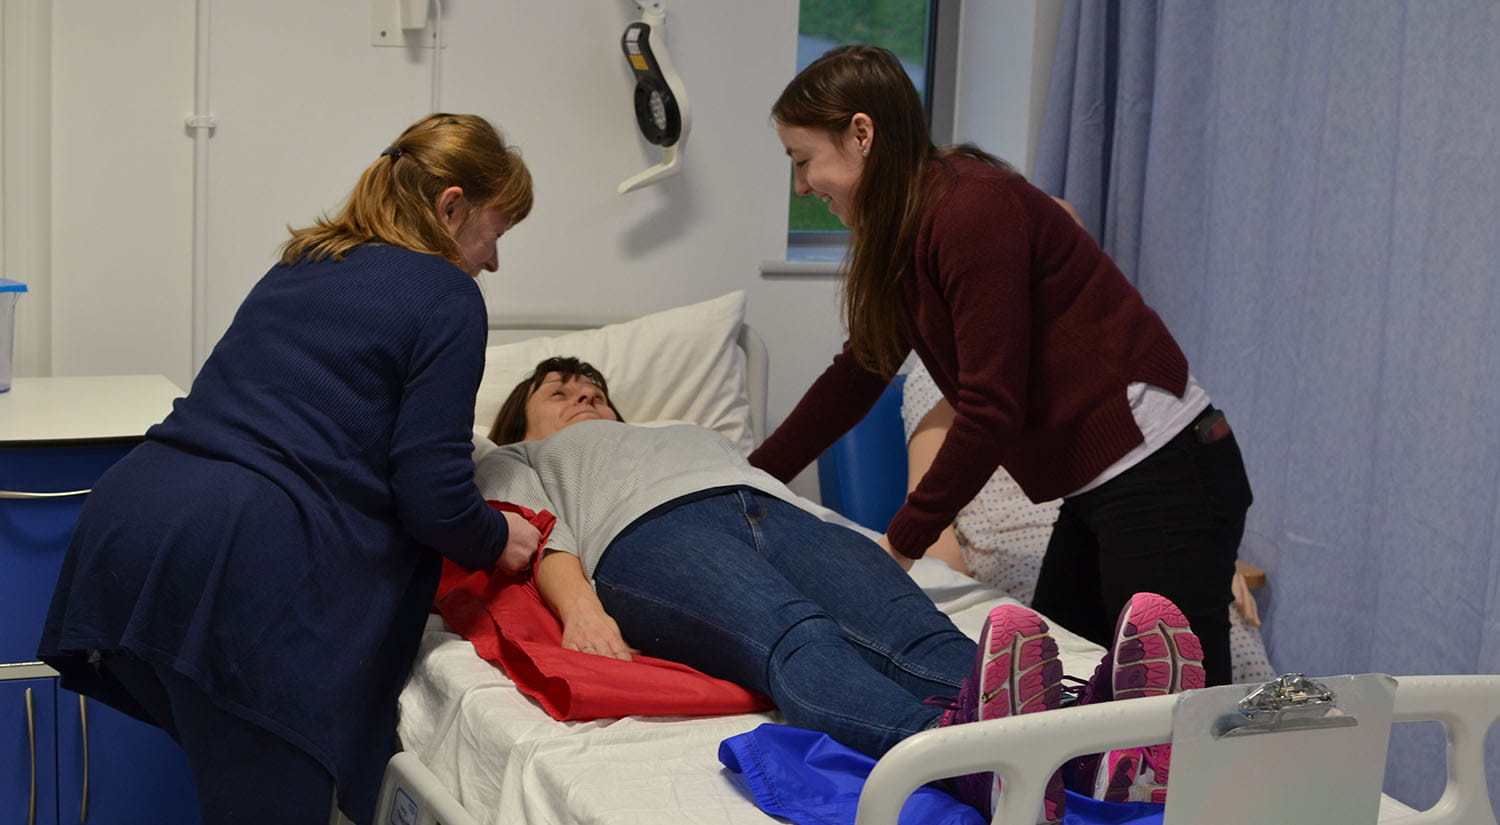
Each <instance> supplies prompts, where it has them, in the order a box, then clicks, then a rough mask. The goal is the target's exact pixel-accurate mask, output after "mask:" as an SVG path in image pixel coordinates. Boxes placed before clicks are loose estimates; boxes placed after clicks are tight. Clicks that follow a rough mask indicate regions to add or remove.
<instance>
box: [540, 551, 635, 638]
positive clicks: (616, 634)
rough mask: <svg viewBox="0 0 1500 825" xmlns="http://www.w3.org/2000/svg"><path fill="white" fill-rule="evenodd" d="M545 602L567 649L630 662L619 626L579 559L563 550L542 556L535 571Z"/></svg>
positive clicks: (549, 552)
mask: <svg viewBox="0 0 1500 825" xmlns="http://www.w3.org/2000/svg"><path fill="white" fill-rule="evenodd" d="M536 586H537V590H538V591H540V592H541V594H542V601H545V602H546V603H547V606H548V607H550V608H552V612H553V613H556V614H557V618H558V619H560V620H561V621H562V626H563V638H562V646H563V647H564V648H566V649H568V650H577V651H581V652H583V653H592V654H595V655H597V656H609V657H611V658H614V659H623V660H625V661H627V662H628V661H630V660H631V650H630V646H629V645H627V644H625V638H624V637H623V636H622V635H620V627H619V625H617V624H615V620H614V619H611V618H610V617H609V614H608V613H605V612H604V605H602V604H600V603H599V596H598V594H597V593H595V592H594V588H593V586H592V585H590V584H589V582H588V579H587V578H585V577H584V575H583V565H582V564H581V563H580V562H579V561H578V557H577V556H575V555H573V554H572V553H568V552H566V551H562V550H549V551H546V552H544V553H543V554H542V560H541V562H540V563H539V564H538V565H537V570H536Z"/></svg>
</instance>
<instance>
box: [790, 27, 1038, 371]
mask: <svg viewBox="0 0 1500 825" xmlns="http://www.w3.org/2000/svg"><path fill="white" fill-rule="evenodd" d="M860 113H863V114H865V115H868V116H869V117H870V120H871V121H872V122H873V123H874V125H875V135H874V139H873V140H872V141H871V142H870V152H869V154H868V155H866V156H865V158H864V170H863V172H861V173H860V178H859V184H858V187H857V189H856V190H855V193H854V197H853V201H854V209H853V215H852V226H850V238H849V253H848V257H847V260H846V270H847V277H846V278H845V279H844V290H843V292H844V324H845V326H846V327H847V328H848V330H849V347H850V351H851V353H852V354H853V356H854V358H855V360H856V361H857V362H858V363H859V364H860V366H862V367H864V368H865V369H867V370H869V371H871V372H874V373H876V374H879V375H883V376H886V377H889V376H891V375H894V374H895V372H896V370H897V369H898V368H899V367H900V366H901V352H902V345H901V316H902V313H903V311H904V310H903V307H902V297H901V280H902V278H903V277H905V276H906V274H907V272H909V271H910V270H911V269H912V266H913V264H914V260H913V259H914V256H915V254H916V238H917V228H918V225H919V224H920V222H921V218H922V211H923V209H924V207H925V205H926V204H924V202H923V200H924V193H925V192H926V187H925V182H926V175H927V170H928V166H929V164H930V162H931V161H933V160H938V159H941V158H944V157H949V156H952V155H963V156H967V157H973V158H976V159H978V160H982V161H984V162H985V163H989V164H991V165H994V166H997V167H1000V168H1003V169H1010V167H1009V165H1007V164H1006V163H1005V162H1004V161H1002V160H1000V159H998V158H995V157H993V156H991V155H988V154H986V153H985V152H983V151H981V150H979V149H978V148H976V147H973V146H960V147H954V148H948V149H944V150H939V149H938V148H937V147H936V146H934V145H933V144H932V136H931V133H930V132H929V131H928V128H927V117H926V113H925V111H924V110H923V108H922V100H921V98H920V97H918V95H917V89H916V87H915V86H913V85H912V82H911V78H910V77H908V76H907V74H906V70H905V69H904V68H902V66H901V61H900V60H899V59H897V57H896V56H895V55H894V54H892V53H891V52H890V51H888V50H886V49H882V48H880V47H879V46H867V45H851V46H839V47H837V48H834V49H832V50H830V51H828V52H827V53H826V54H824V55H823V56H822V57H820V58H818V59H817V60H814V61H813V62H812V63H810V64H808V66H807V68H805V69H803V70H802V71H801V72H799V73H798V74H797V76H796V77H795V78H793V79H792V82H791V83H789V84H787V87H786V89H785V90H783V91H782V93H781V97H779V98H777V100H776V103H775V105H773V106H772V107H771V117H772V118H773V119H774V120H775V121H776V122H777V123H779V124H784V125H787V126H799V127H803V128H809V129H818V130H822V131H824V132H826V133H827V134H828V135H829V136H830V137H837V136H840V135H843V134H844V133H845V132H846V131H847V130H848V129H849V126H850V122H851V121H852V120H853V118H854V116H855V115H856V114H860Z"/></svg>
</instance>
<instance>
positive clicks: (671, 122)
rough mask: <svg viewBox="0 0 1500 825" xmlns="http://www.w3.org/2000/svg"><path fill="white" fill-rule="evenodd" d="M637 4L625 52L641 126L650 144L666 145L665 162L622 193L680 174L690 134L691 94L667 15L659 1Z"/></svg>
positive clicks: (622, 44)
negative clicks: (672, 51)
mask: <svg viewBox="0 0 1500 825" xmlns="http://www.w3.org/2000/svg"><path fill="white" fill-rule="evenodd" d="M635 2H636V5H637V6H639V7H640V9H641V19H640V20H639V21H637V22H634V23H631V24H630V25H628V26H626V27H625V33H624V34H623V35H621V37H620V48H621V49H622V50H623V51H624V52H625V59H626V60H627V61H629V63H630V71H631V72H632V73H633V74H634V75H635V120H636V124H637V125H639V126H640V129H641V134H642V135H643V136H644V137H645V138H646V140H647V141H649V142H650V143H652V144H654V145H656V146H660V147H661V153H662V160H661V163H658V164H656V165H655V166H652V167H651V168H649V169H646V170H645V171H643V172H641V173H640V174H637V175H635V176H633V177H631V178H629V179H627V180H626V181H624V182H623V183H621V184H620V186H619V191H620V194H622V195H623V194H625V193H626V192H629V191H631V190H633V189H639V188H641V187H643V186H647V185H649V184H652V183H656V182H657V181H659V180H662V179H663V178H667V177H670V176H672V175H675V174H677V173H678V172H679V171H681V169H682V144H683V142H684V141H685V140H686V139H687V134H688V102H687V93H686V90H684V89H683V87H682V80H681V79H680V78H678V76H677V71H676V70H675V69H674V68H673V67H672V60H671V58H670V57H669V56H668V55H667V48H666V38H665V29H666V11H665V10H664V8H663V4H662V3H661V2H660V0H635Z"/></svg>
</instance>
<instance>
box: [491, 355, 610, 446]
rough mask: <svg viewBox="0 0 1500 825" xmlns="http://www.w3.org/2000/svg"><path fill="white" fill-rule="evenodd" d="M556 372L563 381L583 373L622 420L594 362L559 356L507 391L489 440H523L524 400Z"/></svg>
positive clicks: (524, 434) (508, 442)
mask: <svg viewBox="0 0 1500 825" xmlns="http://www.w3.org/2000/svg"><path fill="white" fill-rule="evenodd" d="M554 372H555V373H557V374H558V377H560V378H561V379H562V380H563V382H564V383H566V382H568V381H571V380H573V379H574V378H575V377H578V376H582V377H584V378H587V379H588V380H590V381H592V382H594V383H595V384H597V385H598V386H599V390H600V392H603V393H604V403H606V404H608V405H609V408H610V409H611V410H614V413H615V418H616V419H617V420H619V421H624V420H625V416H623V415H620V411H619V410H618V409H615V402H614V401H612V400H611V399H610V394H609V384H607V383H605V381H604V375H603V373H601V372H599V370H597V369H595V368H594V365H593V364H590V363H589V362H587V361H582V360H579V359H577V358H574V357H572V356H568V355H558V356H554V357H552V358H548V359H546V360H544V361H542V362H541V363H539V364H537V365H536V369H534V370H532V371H531V375H529V376H527V377H525V378H523V379H521V383H519V384H517V385H516V386H515V389H513V390H511V391H510V395H509V396H507V397H506V399H505V403H504V404H501V405H500V412H499V414H498V415H496V416H495V423H494V426H492V427H490V440H491V441H493V442H495V443H496V444H514V443H516V442H517V441H524V440H525V439H526V400H527V399H528V398H530V397H531V394H532V393H533V392H536V388H537V387H539V386H541V383H542V381H543V380H545V379H546V378H547V376H548V374H550V373H554Z"/></svg>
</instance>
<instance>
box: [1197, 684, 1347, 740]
mask: <svg viewBox="0 0 1500 825" xmlns="http://www.w3.org/2000/svg"><path fill="white" fill-rule="evenodd" d="M1337 700H1338V697H1337V696H1336V695H1334V692H1333V691H1331V690H1329V689H1328V687H1327V686H1326V685H1324V684H1323V683H1322V682H1319V681H1317V680H1315V679H1309V678H1307V677H1306V676H1304V675H1302V674H1301V673H1283V674H1282V675H1280V676H1278V677H1276V678H1275V679H1272V680H1271V681H1269V682H1266V683H1265V684H1263V685H1261V686H1260V687H1258V688H1256V689H1255V690H1253V691H1251V692H1250V694H1249V695H1248V696H1246V697H1245V698H1243V699H1241V700H1240V701H1239V705H1238V708H1237V711H1238V712H1236V713H1226V714H1224V715H1223V716H1220V717H1219V718H1218V719H1217V720H1215V721H1214V725H1213V738H1215V739H1219V738H1222V737H1226V736H1252V735H1254V734H1258V733H1280V732H1282V731H1288V730H1316V729H1323V728H1352V727H1354V726H1356V725H1358V724H1359V720H1358V719H1357V718H1356V717H1355V716H1354V715H1353V714H1351V713H1346V712H1345V711H1344V710H1343V709H1342V708H1340V707H1339V706H1338V703H1337Z"/></svg>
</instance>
